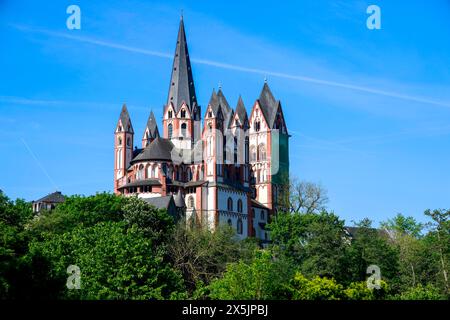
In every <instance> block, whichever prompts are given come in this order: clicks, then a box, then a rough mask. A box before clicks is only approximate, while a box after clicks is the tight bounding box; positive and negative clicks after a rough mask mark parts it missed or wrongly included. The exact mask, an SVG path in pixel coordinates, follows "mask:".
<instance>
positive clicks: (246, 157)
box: [245, 137, 249, 163]
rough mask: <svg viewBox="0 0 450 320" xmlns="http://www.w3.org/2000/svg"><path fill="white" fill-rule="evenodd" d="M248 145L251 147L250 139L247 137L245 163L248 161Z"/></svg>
mask: <svg viewBox="0 0 450 320" xmlns="http://www.w3.org/2000/svg"><path fill="white" fill-rule="evenodd" d="M248 147H249V140H248V137H246V138H245V163H247V162H248V160H249V159H248Z"/></svg>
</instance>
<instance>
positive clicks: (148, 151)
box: [131, 138, 174, 163]
mask: <svg viewBox="0 0 450 320" xmlns="http://www.w3.org/2000/svg"><path fill="white" fill-rule="evenodd" d="M173 148H174V145H173V143H172V141H170V140H169V139H164V138H156V139H155V140H153V141H152V142H151V143H150V144H149V145H148V146H147V147H146V148H144V149H143V150H142V151H141V152H140V153H139V154H138V155H137V156H136V157H135V158H134V159H133V160H131V163H135V162H139V161H146V160H164V161H171V160H172V156H171V151H172V149H173Z"/></svg>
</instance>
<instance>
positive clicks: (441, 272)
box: [425, 210, 450, 295]
mask: <svg viewBox="0 0 450 320" xmlns="http://www.w3.org/2000/svg"><path fill="white" fill-rule="evenodd" d="M425 215H426V216H428V217H430V218H431V223H429V225H428V227H429V228H430V231H429V233H428V234H427V236H426V238H425V243H426V246H427V250H428V254H429V258H430V259H429V263H430V265H433V266H434V267H435V270H436V271H437V272H433V273H434V276H433V278H435V284H436V286H438V287H439V288H442V290H443V292H444V293H445V294H446V295H450V291H449V280H448V266H449V261H450V220H449V218H450V210H433V211H431V210H426V211H425Z"/></svg>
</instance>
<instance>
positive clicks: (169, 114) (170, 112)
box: [168, 111, 172, 119]
mask: <svg viewBox="0 0 450 320" xmlns="http://www.w3.org/2000/svg"><path fill="white" fill-rule="evenodd" d="M168 116H169V119H172V111H169V112H168Z"/></svg>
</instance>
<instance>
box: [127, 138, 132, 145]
mask: <svg viewBox="0 0 450 320" xmlns="http://www.w3.org/2000/svg"><path fill="white" fill-rule="evenodd" d="M127 146H131V139H130V137H128V138H127Z"/></svg>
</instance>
